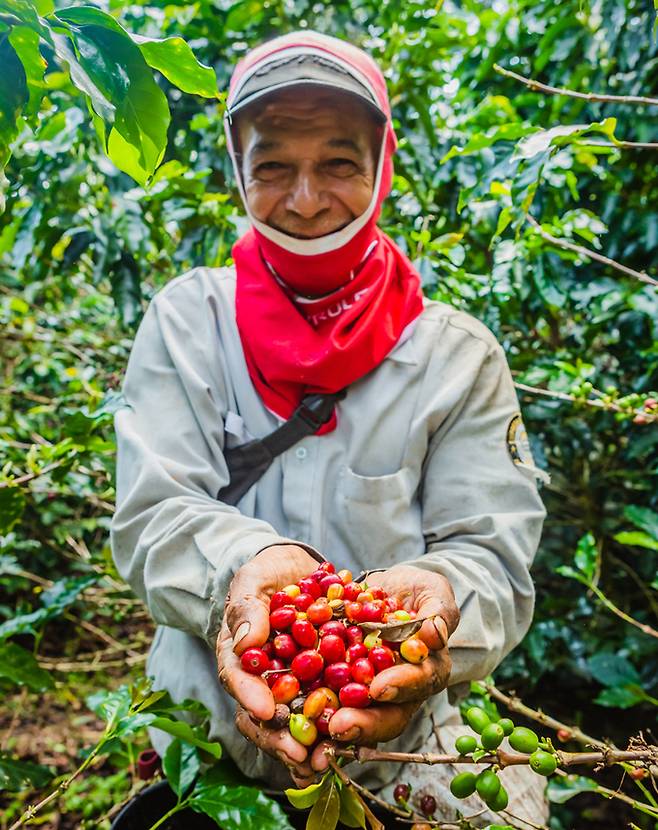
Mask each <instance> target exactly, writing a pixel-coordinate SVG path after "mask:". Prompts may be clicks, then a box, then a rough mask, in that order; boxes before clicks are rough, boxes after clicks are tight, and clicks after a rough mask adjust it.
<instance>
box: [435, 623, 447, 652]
mask: <svg viewBox="0 0 658 830" xmlns="http://www.w3.org/2000/svg"><path fill="white" fill-rule="evenodd" d="M432 622H433V623H434V628H435V629H436V633H437V634H438V635H439V640H441V642H442V643H443V645H444V646H445V645H446V644H447V642H448V626H447V625H446V623H445V620H444V619H443V617H434V619H433V620H432Z"/></svg>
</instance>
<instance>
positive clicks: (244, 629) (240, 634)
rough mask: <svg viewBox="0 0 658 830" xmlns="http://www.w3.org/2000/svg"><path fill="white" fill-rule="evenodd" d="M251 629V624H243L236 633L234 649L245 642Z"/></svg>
mask: <svg viewBox="0 0 658 830" xmlns="http://www.w3.org/2000/svg"><path fill="white" fill-rule="evenodd" d="M250 628H251V624H250V623H248V622H243V623H242V624H241V625H240V626H239V627H238V630H237V631H236V632H235V637H233V647H234V648H235V646H238V645H240V640H244V638H245V637H246V636H247V634H249V629H250Z"/></svg>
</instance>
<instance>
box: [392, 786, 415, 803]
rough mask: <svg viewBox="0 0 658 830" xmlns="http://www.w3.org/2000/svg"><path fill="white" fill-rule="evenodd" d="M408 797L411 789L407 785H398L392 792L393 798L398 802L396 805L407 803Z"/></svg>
mask: <svg viewBox="0 0 658 830" xmlns="http://www.w3.org/2000/svg"><path fill="white" fill-rule="evenodd" d="M410 795H411V787H410V786H409V784H398V785H397V786H396V787H395V789H394V790H393V798H394V799H395V800H396V801H397V802H398V804H402V803H403V802H405V801H408V800H409V796H410Z"/></svg>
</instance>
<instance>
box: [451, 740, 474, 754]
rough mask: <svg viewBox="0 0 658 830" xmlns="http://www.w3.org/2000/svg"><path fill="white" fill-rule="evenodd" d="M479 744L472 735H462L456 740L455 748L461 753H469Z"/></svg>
mask: <svg viewBox="0 0 658 830" xmlns="http://www.w3.org/2000/svg"><path fill="white" fill-rule="evenodd" d="M477 745H478V742H477V741H476V740H475V738H474V737H473V736H472V735H460V736H459V738H457V740H456V741H455V749H456V750H457V752H458V753H459V754H460V755H468V754H469V753H470V752H473V750H474V749H475V748H476V747H477Z"/></svg>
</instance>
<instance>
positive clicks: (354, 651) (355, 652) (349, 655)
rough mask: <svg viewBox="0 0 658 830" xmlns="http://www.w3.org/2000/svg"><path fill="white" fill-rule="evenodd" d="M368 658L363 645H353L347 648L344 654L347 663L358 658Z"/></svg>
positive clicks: (366, 650)
mask: <svg viewBox="0 0 658 830" xmlns="http://www.w3.org/2000/svg"><path fill="white" fill-rule="evenodd" d="M367 656H368V649H367V648H366V647H365V646H364V645H363V643H354V645H353V646H349V648H348V649H347V651H346V652H345V659H346V660H347V662H348V663H353V662H354V661H355V660H358V659H359V658H360V657H367Z"/></svg>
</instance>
